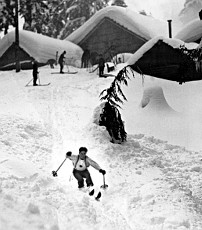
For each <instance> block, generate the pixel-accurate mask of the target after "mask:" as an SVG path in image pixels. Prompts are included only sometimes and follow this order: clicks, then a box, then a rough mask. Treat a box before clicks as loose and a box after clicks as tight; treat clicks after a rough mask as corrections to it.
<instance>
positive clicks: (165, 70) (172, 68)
mask: <svg viewBox="0 0 202 230" xmlns="http://www.w3.org/2000/svg"><path fill="white" fill-rule="evenodd" d="M181 46H185V47H186V48H187V49H189V50H194V49H196V48H197V47H198V44H197V43H184V42H183V41H181V40H179V39H170V38H164V37H155V38H153V39H151V40H150V41H148V42H147V43H145V44H144V45H143V46H142V47H141V48H140V49H139V50H138V51H137V52H136V53H134V54H133V56H132V57H131V58H130V59H129V60H128V61H127V64H128V65H129V66H131V68H132V69H133V70H135V71H137V72H138V73H141V74H145V75H150V76H153V77H157V78H162V79H167V80H171V81H177V82H179V83H183V82H187V81H193V80H201V79H202V72H201V71H197V68H196V63H195V62H194V61H193V60H191V59H190V58H189V57H188V55H186V54H185V53H184V52H182V50H181V49H180V47H181Z"/></svg>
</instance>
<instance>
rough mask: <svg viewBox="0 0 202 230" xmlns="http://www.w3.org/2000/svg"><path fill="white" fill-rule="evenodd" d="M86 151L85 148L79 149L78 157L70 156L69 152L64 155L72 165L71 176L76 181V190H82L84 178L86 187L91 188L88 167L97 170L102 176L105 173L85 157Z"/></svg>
mask: <svg viewBox="0 0 202 230" xmlns="http://www.w3.org/2000/svg"><path fill="white" fill-rule="evenodd" d="M87 151H88V149H87V148H86V147H80V148H79V155H72V152H71V151H68V152H67V153H66V158H68V159H70V160H71V161H72V163H73V165H74V169H73V175H74V177H75V178H76V179H77V181H78V188H79V189H82V188H84V178H85V179H86V184H87V187H91V186H93V181H92V178H91V175H90V173H89V171H88V167H89V166H90V165H91V166H93V167H94V168H95V169H97V170H98V171H99V172H100V173H102V174H103V175H105V174H106V171H105V170H103V169H101V167H100V166H99V165H98V164H97V163H96V162H95V161H93V160H92V159H91V158H90V157H88V156H86V154H87Z"/></svg>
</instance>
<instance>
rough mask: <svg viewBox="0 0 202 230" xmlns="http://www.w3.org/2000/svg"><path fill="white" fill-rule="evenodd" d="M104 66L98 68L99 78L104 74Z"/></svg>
mask: <svg viewBox="0 0 202 230" xmlns="http://www.w3.org/2000/svg"><path fill="white" fill-rule="evenodd" d="M104 68H105V67H104V66H100V67H99V76H100V77H101V76H102V75H103V73H104Z"/></svg>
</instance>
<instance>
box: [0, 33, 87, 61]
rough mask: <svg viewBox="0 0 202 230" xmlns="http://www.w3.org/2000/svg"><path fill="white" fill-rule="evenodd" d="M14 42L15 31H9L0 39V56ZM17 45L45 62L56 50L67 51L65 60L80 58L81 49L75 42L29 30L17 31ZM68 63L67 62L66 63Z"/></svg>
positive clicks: (54, 54)
mask: <svg viewBox="0 0 202 230" xmlns="http://www.w3.org/2000/svg"><path fill="white" fill-rule="evenodd" d="M13 42H15V31H11V32H9V33H8V34H7V35H5V36H4V37H3V38H2V39H1V40H0V56H2V55H3V53H4V52H5V51H6V50H7V49H8V48H9V47H10V46H11V45H12V44H13ZM19 45H20V47H21V48H22V49H23V50H24V51H26V52H27V53H28V54H29V55H30V56H31V57H33V58H35V59H36V60H37V61H38V62H42V63H46V62H47V61H48V60H49V59H55V57H56V52H57V51H58V52H59V54H60V53H62V52H63V51H64V50H66V52H67V55H66V56H67V62H68V58H69V61H71V62H72V59H73V60H74V61H77V60H80V59H81V55H82V53H83V50H82V49H81V48H80V47H79V46H78V45H76V44H74V43H72V42H69V41H65V40H59V39H55V38H51V37H48V36H44V35H42V34H38V33H34V32H31V31H26V30H20V31H19ZM67 64H68V63H67Z"/></svg>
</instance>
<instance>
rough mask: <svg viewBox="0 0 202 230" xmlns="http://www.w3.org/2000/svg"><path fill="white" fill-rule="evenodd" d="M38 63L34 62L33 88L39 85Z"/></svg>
mask: <svg viewBox="0 0 202 230" xmlns="http://www.w3.org/2000/svg"><path fill="white" fill-rule="evenodd" d="M38 73H39V72H38V62H37V61H36V60H34V62H33V71H32V75H33V86H36V85H38V84H37V83H36V82H37V79H38Z"/></svg>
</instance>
